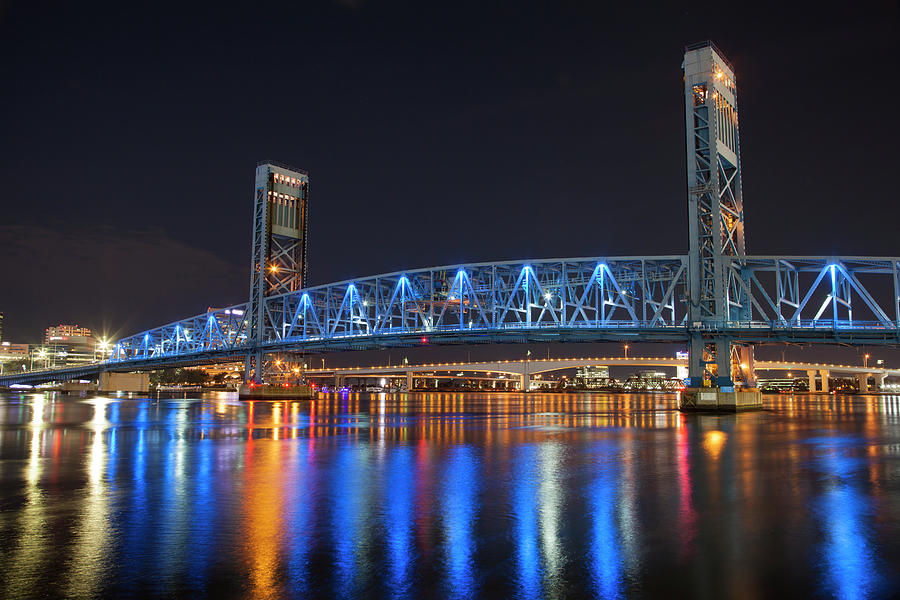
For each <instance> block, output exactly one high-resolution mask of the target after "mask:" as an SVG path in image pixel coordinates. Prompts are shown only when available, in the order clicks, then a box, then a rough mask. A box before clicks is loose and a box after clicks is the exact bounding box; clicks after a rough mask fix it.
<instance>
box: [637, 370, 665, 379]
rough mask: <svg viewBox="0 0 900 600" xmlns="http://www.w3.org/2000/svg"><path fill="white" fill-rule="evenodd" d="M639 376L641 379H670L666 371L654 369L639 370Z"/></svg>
mask: <svg viewBox="0 0 900 600" xmlns="http://www.w3.org/2000/svg"><path fill="white" fill-rule="evenodd" d="M637 376H638V377H639V378H640V379H668V378H669V376H668V375H666V373H665V371H653V370H645V371H638V372H637Z"/></svg>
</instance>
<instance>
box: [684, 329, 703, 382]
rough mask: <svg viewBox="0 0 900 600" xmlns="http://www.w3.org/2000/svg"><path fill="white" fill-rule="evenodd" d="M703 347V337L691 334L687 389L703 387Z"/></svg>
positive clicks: (694, 333) (695, 333)
mask: <svg viewBox="0 0 900 600" xmlns="http://www.w3.org/2000/svg"><path fill="white" fill-rule="evenodd" d="M704 346H705V344H704V343H703V336H702V335H700V334H699V333H698V332H692V333H691V339H690V348H689V352H688V382H687V386H688V387H692V388H699V387H703V371H704V363H703V352H704V350H705V347H704Z"/></svg>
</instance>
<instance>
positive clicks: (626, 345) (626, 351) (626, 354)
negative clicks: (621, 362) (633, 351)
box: [625, 344, 628, 358]
mask: <svg viewBox="0 0 900 600" xmlns="http://www.w3.org/2000/svg"><path fill="white" fill-rule="evenodd" d="M625 358H628V344H625Z"/></svg>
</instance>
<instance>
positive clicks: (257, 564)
mask: <svg viewBox="0 0 900 600" xmlns="http://www.w3.org/2000/svg"><path fill="white" fill-rule="evenodd" d="M674 405H675V397H674V396H672V395H662V394H658V395H652V394H648V395H627V394H610V395H578V394H546V395H530V396H528V397H524V396H522V395H518V394H508V395H500V394H494V395H486V394H485V395H476V394H454V393H435V394H424V393H423V394H413V395H405V394H404V395H393V396H392V395H385V394H372V395H367V394H361V395H349V396H348V395H344V396H335V395H331V396H326V397H321V398H319V399H317V400H315V401H313V402H287V403H266V402H255V403H243V402H238V401H237V400H236V399H235V397H234V396H233V395H227V394H221V395H211V396H205V397H203V398H198V399H143V398H92V397H85V398H77V397H75V398H73V397H65V396H57V395H53V394H46V395H6V396H2V397H0V564H2V574H0V597H2V598H6V599H9V598H32V597H39V596H40V597H68V598H72V597H85V598H87V597H116V598H118V597H135V596H138V597H161V596H165V597H172V596H182V597H183V596H190V597H204V596H205V597H215V598H227V597H274V598H277V597H298V598H299V597H311V596H325V597H339V598H351V597H399V598H405V597H406V598H424V597H446V598H470V597H489V598H507V597H517V598H539V597H547V598H571V597H586V596H594V597H602V598H625V597H666V598H678V597H685V598H687V597H706V598H723V597H725V598H763V597H770V598H771V597H776V596H783V597H802V596H810V597H840V598H864V597H889V596H892V595H893V593H894V592H896V591H898V590H900V397H898V396H882V397H877V396H864V397H852V396H846V397H845V396H837V397H835V396H767V397H766V410H765V411H762V412H756V413H746V414H740V415H724V416H719V415H696V414H691V415H683V414H680V413H679V412H677V411H676V410H674Z"/></svg>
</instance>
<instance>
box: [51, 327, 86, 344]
mask: <svg viewBox="0 0 900 600" xmlns="http://www.w3.org/2000/svg"><path fill="white" fill-rule="evenodd" d="M71 337H80V338H90V337H91V330H90V329H89V328H87V327H79V326H78V325H62V324H60V325H56V326H55V327H48V328H47V329H46V331H45V332H44V344H45V345H49V344H52V343H54V342H67V341H69V338H71ZM92 339H93V338H92Z"/></svg>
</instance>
